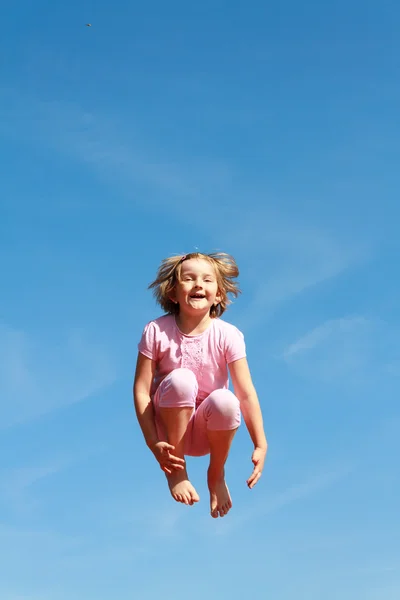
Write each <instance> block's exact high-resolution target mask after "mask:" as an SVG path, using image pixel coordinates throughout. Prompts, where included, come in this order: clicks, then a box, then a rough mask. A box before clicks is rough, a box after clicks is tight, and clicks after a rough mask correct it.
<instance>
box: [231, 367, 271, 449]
mask: <svg viewBox="0 0 400 600" xmlns="http://www.w3.org/2000/svg"><path fill="white" fill-rule="evenodd" d="M229 371H230V375H231V379H232V384H233V389H234V391H235V395H236V397H237V398H238V400H239V402H240V409H241V411H242V414H243V418H244V420H245V423H246V427H247V429H248V431H249V434H250V437H251V439H252V441H253V444H254V447H255V448H263V449H265V450H267V446H268V444H267V439H266V437H265V432H264V425H263V418H262V414H261V408H260V403H259V401H258V397H257V392H256V390H255V388H254V385H253V382H252V379H251V375H250V369H249V366H248V363H247V360H246V358H241V359H240V360H236V361H235V362H232V363H230V365H229Z"/></svg>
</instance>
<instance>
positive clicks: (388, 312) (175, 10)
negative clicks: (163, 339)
mask: <svg viewBox="0 0 400 600" xmlns="http://www.w3.org/2000/svg"><path fill="white" fill-rule="evenodd" d="M0 15H1V23H2V31H1V36H0V53H1V56H2V67H1V73H2V76H1V83H0V140H1V141H0V155H1V177H0V208H1V219H0V268H1V273H2V277H1V295H0V358H1V360H0V411H1V412H0V427H1V429H0V551H1V555H2V560H1V565H0V597H1V598H6V599H7V600H17V599H18V600H21V599H23V600H70V599H71V598H74V599H76V600H111V599H115V598H118V600H125V599H126V600H128V599H131V598H140V599H141V600H153V599H154V598H157V597H159V596H160V597H163V598H165V599H166V600H168V599H169V598H171V599H172V598H173V599H174V600H183V599H185V600H186V598H188V597H190V598H191V600H200V599H201V600H202V599H203V598H205V597H209V598H231V599H232V600H236V599H239V598H243V597H245V596H246V597H247V595H248V596H249V597H251V596H254V597H257V598H260V597H271V598H276V599H279V600H292V599H293V598H294V597H296V598H307V600H320V599H321V598H323V599H324V600H337V598H340V599H341V600H354V598H363V600H395V599H396V600H397V599H398V598H399V597H400V551H399V543H398V542H399V535H400V525H399V519H398V509H396V506H398V503H399V492H400V486H399V479H398V460H399V450H400V448H399V439H400V413H399V408H398V398H399V391H400V342H399V333H400V311H399V306H400V286H399V276H398V264H399V249H400V243H399V235H398V227H399V226H398V223H399V218H400V209H399V191H400V181H399V168H398V164H399V151H400V143H399V140H400V125H399V119H398V114H399V113H398V107H399V106H400V83H399V82H400V80H399V76H398V75H399V51H400V42H399V36H398V30H399V24H400V8H399V6H398V3H396V2H394V0H391V1H389V0H380V1H379V2H378V0H363V1H361V0H360V1H356V0H347V2H344V0H338V1H336V2H333V3H321V2H316V1H310V2H305V3H298V2H294V1H293V0H286V1H285V0H284V1H283V2H280V3H279V4H278V3H266V2H260V1H254V2H251V3H248V4H245V3H244V2H235V1H231V2H227V1H225V2H224V1H222V0H221V1H218V0H214V1H213V2H210V1H209V0H204V1H203V2H201V3H188V2H181V1H176V2H169V3H166V2H160V1H159V0H155V1H152V2H147V3H146V4H144V3H135V2H122V1H116V2H115V3H109V2H108V3H106V2H104V1H102V0H98V1H97V2H90V1H85V2H82V1H79V2H78V1H76V0H71V2H69V3H62V4H60V3H50V2H43V1H40V0H38V1H37V2H36V3H31V2H27V1H22V0H15V1H14V2H13V3H12V4H10V3H8V4H7V5H6V4H4V5H3V6H2V7H0ZM88 22H89V23H91V24H92V27H91V28H88V27H85V23H88ZM196 247H197V248H199V249H200V250H201V251H205V252H207V251H213V250H217V249H220V250H224V251H226V252H230V253H232V254H233V255H234V256H235V258H236V259H237V261H238V264H239V267H240V271H241V276H240V281H241V287H242V290H243V294H242V296H241V297H240V298H239V299H237V300H236V301H235V303H234V304H233V305H232V306H231V308H230V309H229V311H228V312H227V313H226V317H225V318H226V320H228V321H230V322H232V323H234V324H235V325H237V326H238V327H239V328H241V330H242V331H243V332H244V334H245V337H246V343H247V349H248V357H249V362H250V366H251V370H252V374H253V378H254V382H255V384H256V387H257V391H258V394H259V397H260V401H261V404H262V408H263V412H264V418H265V426H266V431H267V435H268V439H269V443H270V452H269V456H268V461H267V466H266V470H265V473H264V476H263V478H262V480H261V482H260V483H259V484H258V486H257V487H256V488H255V489H254V490H252V491H251V492H250V491H249V490H248V489H247V488H246V485H245V480H246V478H247V477H248V475H249V473H250V471H251V463H250V456H251V443H250V440H249V437H248V435H247V432H246V430H245V428H244V427H243V428H242V429H241V430H240V432H239V433H238V435H237V437H236V439H235V443H234V447H233V450H232V453H231V456H230V458H229V463H228V467H227V476H228V482H229V486H230V489H231V493H232V495H233V501H234V508H233V509H232V511H231V513H230V514H229V516H228V517H226V518H225V519H219V520H217V521H214V520H212V519H211V518H210V517H209V515H208V512H209V511H208V498H207V490H206V486H205V469H206V465H207V461H206V459H196V460H195V459H193V460H190V461H189V469H190V474H191V477H192V479H193V482H194V483H195V485H196V487H197V489H198V491H199V492H200V495H201V502H200V504H199V505H198V506H195V507H193V508H186V507H182V506H180V505H177V504H175V503H174V502H173V501H172V499H171V498H170V497H169V494H168V492H167V489H166V484H165V481H164V480H163V475H162V473H161V471H160V470H159V469H158V467H157V465H156V463H155V461H154V459H153V457H152V456H151V455H150V454H149V452H148V450H147V449H146V447H145V446H144V443H143V440H142V437H141V434H140V431H139V429H138V425H137V423H136V420H135V416H134V411H133V406H132V398H131V385H132V379H133V372H134V365H135V360H136V351H137V342H138V339H139V337H140V334H141V331H142V329H143V326H144V325H145V323H146V322H147V321H149V320H150V319H152V318H154V317H156V316H158V315H159V314H160V311H159V310H158V309H157V307H156V306H155V304H154V302H153V299H152V297H151V294H150V292H148V291H147V290H146V287H147V284H148V283H149V282H150V281H151V280H152V278H153V277H154V274H155V271H156V268H157V266H158V264H159V262H160V260H161V259H162V258H164V257H166V256H168V255H169V254H173V253H175V252H190V251H191V250H193V249H195V248H196ZM178 576H179V580H180V581H179V583H178V582H176V583H175V581H174V579H175V577H176V578H178Z"/></svg>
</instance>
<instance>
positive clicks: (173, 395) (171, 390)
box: [159, 368, 198, 408]
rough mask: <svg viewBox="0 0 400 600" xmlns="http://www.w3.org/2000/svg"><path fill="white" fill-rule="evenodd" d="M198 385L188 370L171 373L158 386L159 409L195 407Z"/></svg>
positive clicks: (177, 370) (183, 369)
mask: <svg viewBox="0 0 400 600" xmlns="http://www.w3.org/2000/svg"><path fill="white" fill-rule="evenodd" d="M197 391H198V384H197V380H196V377H195V375H194V373H193V372H192V371H190V369H185V368H180V369H175V370H174V371H171V373H169V375H168V376H167V377H166V378H165V379H164V381H163V382H162V383H161V385H160V401H159V405H160V407H165V408H167V407H168V408H169V407H181V406H195V403H196V396H197Z"/></svg>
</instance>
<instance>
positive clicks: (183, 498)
mask: <svg viewBox="0 0 400 600" xmlns="http://www.w3.org/2000/svg"><path fill="white" fill-rule="evenodd" d="M167 480H168V486H169V489H170V492H171V495H172V497H173V498H174V500H176V501H177V502H182V504H187V505H190V506H192V505H193V504H194V503H195V502H198V501H199V500H200V496H199V495H198V493H197V492H196V490H195V489H194V487H193V485H192V484H191V483H190V481H189V478H188V474H187V472H186V469H183V470H181V471H174V472H172V473H171V475H167Z"/></svg>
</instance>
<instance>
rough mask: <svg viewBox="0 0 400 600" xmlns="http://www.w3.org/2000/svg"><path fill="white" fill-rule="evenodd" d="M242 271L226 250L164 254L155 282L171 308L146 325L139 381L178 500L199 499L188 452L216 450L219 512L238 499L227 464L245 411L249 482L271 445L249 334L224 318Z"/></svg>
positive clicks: (150, 441) (211, 474)
mask: <svg viewBox="0 0 400 600" xmlns="http://www.w3.org/2000/svg"><path fill="white" fill-rule="evenodd" d="M238 275H239V270H238V267H237V265H236V262H235V261H234V259H233V258H232V257H231V256H230V255H228V254H225V253H213V254H202V253H200V252H192V253H191V254H187V255H184V256H172V257H171V258H167V259H165V260H163V261H162V263H161V265H160V267H159V269H158V273H157V278H156V279H155V281H153V283H151V284H150V286H149V288H152V289H153V293H154V296H155V298H156V300H157V302H158V303H159V304H160V305H161V307H162V308H163V310H164V312H165V313H167V314H165V315H164V316H162V317H159V318H157V319H155V320H154V321H151V322H150V323H148V324H147V325H146V326H145V328H144V331H143V334H142V338H141V340H140V343H139V346H138V348H139V353H138V358H137V365H136V373H135V382H134V387H133V394H134V404H135V410H136V415H137V418H138V421H139V425H140V427H141V430H142V432H143V435H144V438H145V440H146V443H147V445H148V447H149V448H150V450H151V451H152V452H153V454H154V456H155V458H156V460H157V461H158V463H159V464H160V467H161V469H162V470H163V471H164V473H165V474H166V477H167V480H168V486H169V489H170V491H171V494H172V496H173V498H174V499H175V500H176V501H178V502H182V503H183V504H187V505H193V504H194V503H195V502H198V501H199V500H200V498H199V495H198V494H197V492H196V490H195V488H194V487H193V485H192V484H191V482H190V481H189V477H188V473H187V470H186V462H185V455H186V456H204V455H206V454H209V455H210V463H209V467H208V471H207V482H208V489H209V491H210V509H211V516H212V517H214V518H216V517H218V516H220V517H223V516H225V515H226V514H227V513H228V512H229V510H230V508H231V507H232V500H231V497H230V494H229V490H228V487H227V485H226V483H225V471H224V467H225V462H226V460H227V458H228V454H229V449H230V446H231V443H232V440H233V438H234V436H235V433H236V431H237V428H238V427H239V424H240V418H241V413H242V414H243V417H244V420H245V423H246V426H247V429H248V431H249V434H250V437H251V439H252V441H253V443H254V452H253V454H252V462H253V465H254V469H253V472H252V474H251V475H250V477H249V479H248V480H247V485H248V486H249V488H253V487H254V485H255V484H256V483H257V481H258V480H259V479H260V477H261V473H262V470H263V468H264V461H265V457H266V453H267V440H266V437H265V433H264V428H263V420H262V414H261V409H260V405H259V402H258V398H257V394H256V391H255V389H254V386H253V383H252V380H251V375H250V371H249V368H248V364H247V360H246V350H245V343H244V338H243V334H242V333H241V332H240V331H239V330H238V329H236V327H234V326H233V325H231V324H229V323H227V322H226V321H223V320H221V319H220V318H219V317H220V316H221V315H222V314H223V313H224V312H225V310H226V308H227V306H228V304H230V301H229V299H228V293H231V294H233V295H234V296H235V297H236V296H237V295H238V294H239V291H240V290H239V287H238V284H237V282H236V281H235V279H236V278H237V277H238ZM228 369H229V374H230V377H231V380H232V383H233V388H234V392H235V393H234V394H233V393H232V392H231V391H230V390H229V389H228V385H229V379H228Z"/></svg>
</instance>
